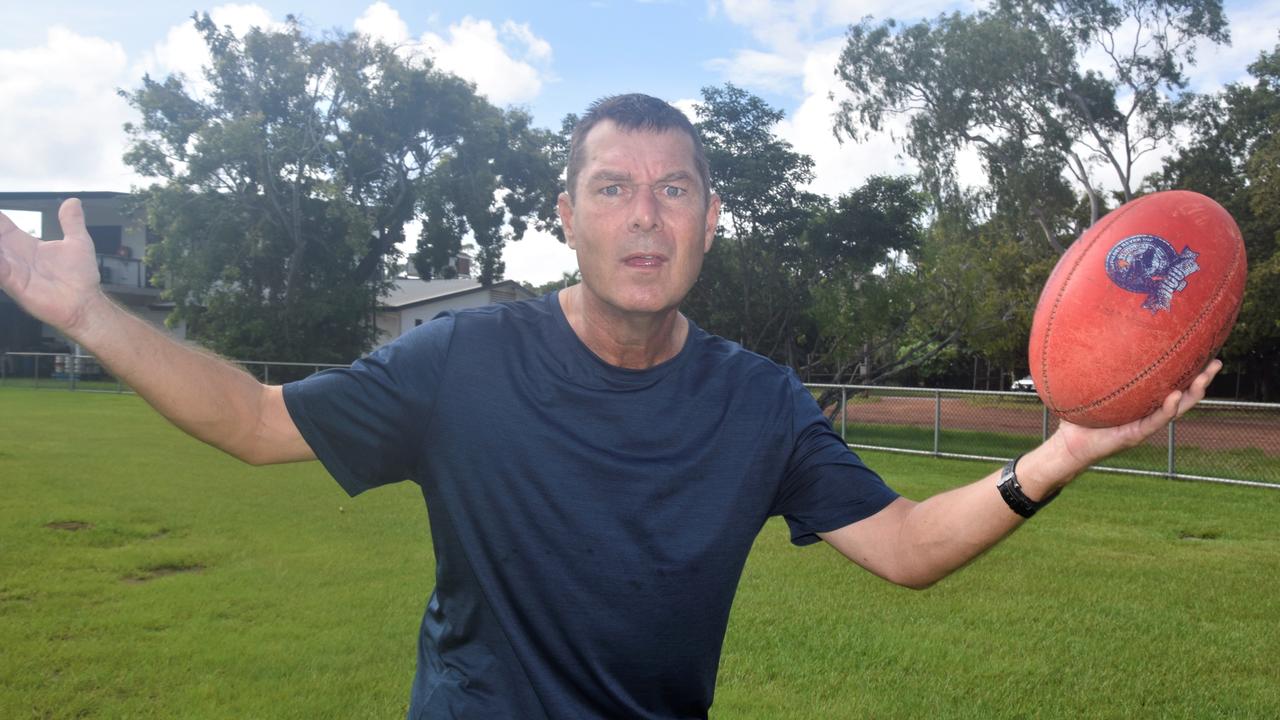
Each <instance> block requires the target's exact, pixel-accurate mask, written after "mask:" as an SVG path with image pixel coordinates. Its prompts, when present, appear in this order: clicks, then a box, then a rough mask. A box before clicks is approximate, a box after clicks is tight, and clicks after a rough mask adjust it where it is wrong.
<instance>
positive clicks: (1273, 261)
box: [1153, 45, 1280, 400]
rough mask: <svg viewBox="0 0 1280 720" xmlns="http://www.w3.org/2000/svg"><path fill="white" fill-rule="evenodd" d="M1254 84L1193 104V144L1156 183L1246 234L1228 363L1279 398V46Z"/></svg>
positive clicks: (1261, 392)
mask: <svg viewBox="0 0 1280 720" xmlns="http://www.w3.org/2000/svg"><path fill="white" fill-rule="evenodd" d="M1249 72H1250V73H1251V74H1252V75H1253V76H1254V78H1255V81H1254V82H1253V83H1252V84H1248V83H1238V84H1232V85H1228V86H1227V87H1226V88H1225V89H1223V91H1222V92H1220V93H1218V94H1215V95H1212V96H1207V97H1199V98H1195V99H1194V100H1191V101H1189V102H1188V103H1187V106H1188V113H1189V115H1190V116H1191V117H1192V118H1193V119H1194V120H1195V130H1196V132H1195V136H1194V139H1193V140H1192V142H1191V143H1190V144H1189V145H1188V146H1187V147H1185V148H1183V149H1182V150H1180V151H1179V153H1178V154H1177V155H1176V156H1175V157H1174V158H1173V159H1171V160H1170V161H1169V162H1168V163H1166V165H1165V168H1164V170H1163V172H1162V173H1161V175H1160V176H1159V177H1158V178H1153V182H1155V183H1157V185H1158V186H1160V187H1166V188H1175V187H1177V188H1185V189H1188V190H1196V191H1198V192H1201V193H1204V194H1206V195H1208V196H1210V197H1212V198H1214V199H1215V200H1217V201H1218V202H1220V203H1221V204H1222V205H1223V206H1224V207H1225V208H1226V209H1227V211H1228V212H1230V213H1231V215H1232V217H1234V218H1235V219H1236V222H1237V223H1238V224H1239V225H1240V231H1241V233H1242V234H1243V235H1244V241H1245V248H1246V250H1247V252H1248V257H1249V278H1248V282H1247V284H1246V287H1245V296H1244V303H1243V306H1242V307H1241V309H1240V316H1239V319H1238V322H1237V323H1236V326H1235V328H1234V329H1233V331H1232V334H1231V337H1230V338H1229V339H1228V341H1227V345H1226V347H1225V348H1224V352H1223V356H1224V359H1225V360H1226V361H1227V362H1228V363H1229V364H1230V365H1233V366H1235V367H1237V368H1240V369H1245V370H1247V371H1248V374H1249V375H1250V377H1252V378H1254V381H1255V387H1254V389H1253V394H1254V396H1255V397H1256V398H1257V399H1260V400H1272V399H1274V398H1275V396H1276V394H1277V393H1278V392H1280V386H1277V384H1276V383H1275V378H1277V377H1280V313H1277V308H1280V170H1277V168H1280V45H1277V46H1276V48H1275V49H1273V50H1272V51H1271V52H1269V53H1263V54H1262V55H1261V56H1260V57H1259V58H1258V60H1257V61H1256V62H1254V63H1253V64H1252V65H1250V66H1249Z"/></svg>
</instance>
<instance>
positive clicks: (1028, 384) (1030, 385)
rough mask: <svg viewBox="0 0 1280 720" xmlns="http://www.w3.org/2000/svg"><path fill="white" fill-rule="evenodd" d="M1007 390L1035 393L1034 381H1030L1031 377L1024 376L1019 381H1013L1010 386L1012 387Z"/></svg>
mask: <svg viewBox="0 0 1280 720" xmlns="http://www.w3.org/2000/svg"><path fill="white" fill-rule="evenodd" d="M1009 389H1010V390H1019V391H1021V392H1035V391H1036V381H1035V380H1032V379H1031V376H1030V375H1028V376H1026V377H1024V378H1022V379H1021V380H1014V381H1013V386H1012V387H1010V388H1009Z"/></svg>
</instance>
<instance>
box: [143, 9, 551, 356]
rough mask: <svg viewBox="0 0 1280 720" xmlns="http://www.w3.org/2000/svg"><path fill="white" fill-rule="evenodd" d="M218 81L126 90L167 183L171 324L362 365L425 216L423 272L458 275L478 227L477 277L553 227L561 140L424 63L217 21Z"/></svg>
mask: <svg viewBox="0 0 1280 720" xmlns="http://www.w3.org/2000/svg"><path fill="white" fill-rule="evenodd" d="M195 20H196V26H197V28H198V29H199V31H200V32H201V34H202V36H203V38H204V41H205V43H206V44H207V45H208V47H209V51H210V55H211V62H210V65H209V66H208V67H207V68H206V69H205V73H204V78H203V80H204V82H203V83H196V84H192V83H189V82H188V80H187V79H185V78H181V77H168V78H165V79H164V80H163V81H156V80H153V79H152V78H150V77H144V78H143V81H142V86H141V87H140V88H138V89H136V90H134V91H132V92H122V95H123V96H124V97H125V98H126V99H127V100H128V101H129V103H130V104H131V105H132V106H133V107H134V108H135V109H136V110H137V111H138V112H139V113H140V115H141V118H142V119H141V122H140V123H137V124H130V125H129V126H127V127H126V130H127V131H128V132H129V134H130V136H131V138H132V143H131V147H130V149H129V152H128V153H127V155H126V158H125V159H126V161H127V162H128V163H129V164H131V165H132V166H133V167H134V168H135V169H137V170H138V171H139V172H140V173H142V174H145V175H149V176H153V177H158V178H160V179H161V180H162V182H161V183H158V184H155V185H152V186H151V187H150V188H148V189H146V190H145V191H143V192H142V193H141V195H142V197H143V202H144V204H145V207H146V210H147V218H148V223H149V225H150V227H151V228H152V229H154V230H155V231H156V232H157V233H158V234H159V235H160V236H161V238H162V242H161V243H159V244H158V245H155V246H153V248H152V250H151V251H150V252H151V255H150V258H149V263H150V266H151V267H152V268H153V270H154V271H155V272H156V275H157V276H158V277H159V278H161V280H162V282H163V284H164V287H165V294H166V297H167V298H168V299H170V300H172V301H173V302H174V303H175V311H174V314H173V316H172V318H171V320H173V321H187V322H188V323H189V325H190V330H191V334H192V335H193V336H194V337H195V338H197V339H199V340H200V341H202V342H204V343H205V344H208V345H209V346H211V347H213V348H214V349H216V350H218V351H220V352H222V353H225V354H228V355H233V356H237V357H254V358H261V359H269V360H300V361H301V360H309V361H337V362H342V361H350V360H351V359H352V358H353V357H356V356H357V355H359V354H360V353H362V352H363V351H365V350H367V349H368V347H369V346H370V345H371V343H372V342H373V339H374V337H375V333H376V328H375V327H374V324H373V312H374V310H375V308H376V304H377V299H378V298H379V296H380V295H381V293H382V291H383V289H384V288H385V287H386V284H387V282H388V281H387V280H386V279H385V278H386V277H387V276H389V275H390V274H391V272H390V271H391V270H392V268H393V267H395V265H396V263H397V260H398V259H399V257H398V251H397V250H396V245H397V243H399V242H400V241H402V240H404V225H405V223H406V222H407V221H409V220H411V219H413V218H414V217H420V218H422V219H423V221H424V232H423V237H421V238H419V243H418V251H417V252H416V253H415V254H414V257H413V263H414V265H415V266H416V267H417V268H418V269H419V271H420V272H422V273H423V274H424V275H426V276H430V275H431V274H432V273H433V272H437V271H439V270H440V269H441V268H443V267H445V266H446V265H447V263H448V261H449V259H451V258H452V257H453V256H454V255H456V254H457V252H458V250H459V249H460V246H461V242H462V237H463V235H464V234H467V233H470V234H471V235H472V236H473V237H474V241H475V243H476V245H477V247H478V248H479V250H478V257H477V264H478V265H479V277H480V280H481V282H485V283H488V282H492V281H494V280H497V279H500V278H501V276H502V272H503V265H502V260H501V252H502V245H503V243H504V242H505V241H506V240H507V239H512V238H518V237H520V236H521V235H522V234H523V233H524V232H525V231H526V230H527V229H528V227H529V226H530V225H531V224H533V225H535V226H537V227H539V228H550V227H552V226H553V223H554V197H555V186H556V182H557V175H558V167H557V166H556V165H555V164H554V156H555V154H556V152H557V150H556V143H557V142H558V140H557V138H556V137H555V136H554V135H553V134H552V133H550V132H547V131H542V130H536V129H534V128H532V127H530V123H529V118H528V116H527V115H526V114H524V113H523V112H519V111H503V110H500V109H498V108H495V107H493V106H491V105H490V104H489V103H488V102H486V101H485V100H483V99H482V98H480V97H479V96H477V95H476V93H475V88H474V87H473V86H471V85H470V84H469V83H466V82H464V81H463V80H461V79H459V78H457V77H455V76H452V75H449V74H446V73H442V72H439V71H437V70H436V69H435V68H434V67H433V66H432V65H431V63H430V61H427V60H421V59H406V58H404V57H401V56H400V55H399V54H397V52H396V51H395V50H394V49H392V48H389V47H386V46H383V45H379V44H370V43H369V42H368V41H367V40H366V39H364V38H362V37H360V36H356V35H340V36H334V37H328V38H324V39H314V38H311V37H308V36H306V35H305V34H304V33H303V32H302V30H301V28H300V26H299V25H298V23H297V22H296V21H295V20H293V19H290V20H289V22H288V23H287V24H286V25H285V27H284V28H283V29H280V30H271V31H266V30H261V29H257V28H255V29H251V30H250V31H249V32H248V33H246V34H245V35H244V36H243V37H237V36H236V35H234V34H233V33H232V32H231V31H230V30H229V29H225V28H218V27H217V26H216V25H215V24H214V23H213V22H212V21H211V20H210V19H209V17H208V16H207V15H204V16H196V18H195Z"/></svg>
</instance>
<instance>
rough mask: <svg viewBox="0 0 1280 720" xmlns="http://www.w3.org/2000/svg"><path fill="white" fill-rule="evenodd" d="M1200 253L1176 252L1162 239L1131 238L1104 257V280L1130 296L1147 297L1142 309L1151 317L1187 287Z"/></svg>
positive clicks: (1153, 236)
mask: <svg viewBox="0 0 1280 720" xmlns="http://www.w3.org/2000/svg"><path fill="white" fill-rule="evenodd" d="M1198 257H1200V253H1197V252H1195V251H1194V250H1192V249H1191V248H1190V247H1183V248H1182V252H1181V253H1179V252H1176V251H1175V250H1174V249H1173V246H1172V245H1170V244H1169V243H1168V241H1166V240H1165V239H1164V238H1160V237H1156V236H1155V235H1133V236H1131V237H1127V238H1125V239H1124V240H1121V241H1120V242H1118V243H1116V244H1115V247H1113V248H1111V252H1109V253H1107V277H1110V278H1111V281H1112V282H1114V283H1115V284H1116V285H1119V286H1120V287H1122V288H1124V289H1125V290H1128V291H1129V292H1135V293H1142V294H1144V295H1146V296H1147V299H1146V301H1145V302H1143V303H1142V307H1144V308H1146V309H1148V310H1150V311H1151V314H1152V315H1155V314H1156V313H1158V312H1160V311H1161V310H1168V309H1169V305H1170V303H1172V302H1173V294H1174V293H1176V292H1178V291H1180V290H1182V289H1183V288H1185V287H1186V286H1187V276H1188V275H1190V274H1191V273H1194V272H1195V271H1197V270H1199V269H1200V266H1199V265H1197V264H1196V258H1198Z"/></svg>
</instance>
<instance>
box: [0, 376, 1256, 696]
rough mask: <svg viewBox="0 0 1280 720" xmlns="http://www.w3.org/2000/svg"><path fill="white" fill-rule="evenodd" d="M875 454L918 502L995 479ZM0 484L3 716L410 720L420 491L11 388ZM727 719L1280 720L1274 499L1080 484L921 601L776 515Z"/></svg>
mask: <svg viewBox="0 0 1280 720" xmlns="http://www.w3.org/2000/svg"><path fill="white" fill-rule="evenodd" d="M866 457H867V460H868V462H869V463H870V464H871V465H872V466H873V467H876V468H877V469H879V470H880V471H881V473H882V474H884V475H885V476H886V477H887V478H888V479H889V480H890V482H891V484H893V485H894V486H895V487H897V488H898V489H899V490H900V491H903V492H904V493H905V494H907V495H909V496H912V497H924V496H927V495H929V494H932V493H934V492H937V491H940V490H943V489H945V488H948V487H952V486H954V485H957V484H960V483H962V482H965V481H968V480H971V479H973V478H976V477H977V476H979V475H981V474H983V473H985V472H987V471H989V470H991V469H992V468H993V465H992V464H985V465H984V464H980V463H968V462H962V461H938V460H932V459H927V458H915V457H908V456H901V455H888V454H883V455H882V454H867V456H866ZM0 488H2V492H3V495H2V499H0V718H5V719H8V718H75V717H84V718H178V717H180V718H398V717H403V714H404V710H405V707H406V705H407V693H408V687H409V681H410V677H411V674H412V671H413V658H414V642H415V638H416V632H417V625H418V621H419V619H420V617H421V611H422V607H423V605H424V603H425V600H426V596H427V594H428V593H429V591H430V587H431V577H432V570H433V568H432V562H431V557H430V544H429V537H428V534H427V526H426V515H425V511H424V509H423V507H422V501H421V498H420V495H419V494H418V493H417V492H416V489H415V488H414V487H413V486H411V485H409V484H401V485H398V486H394V487H391V488H386V489H383V490H379V491H375V492H372V493H368V494H367V495H365V496H362V497H361V498H359V499H357V500H351V499H348V498H347V497H346V496H345V495H344V494H343V493H342V492H341V491H340V490H339V489H338V488H337V486H336V484H335V483H333V482H332V481H331V480H330V479H329V478H328V477H327V476H326V475H325V473H324V472H323V470H322V469H321V468H320V467H319V466H318V465H316V464H314V463H309V464H302V465H293V466H284V467H273V468H258V469H255V468H249V467H245V466H241V465H239V464H238V463H236V462H235V461H233V460H230V459H227V458H225V457H223V456H221V455H220V454H218V453H217V452H216V451H213V450H211V449H209V448H206V447H204V446H202V445H200V444H199V443H196V442H195V441H192V440H189V439H187V438H185V437H184V436H182V435H181V433H179V432H178V431H176V430H173V429H172V428H169V427H168V426H167V425H165V424H164V423H163V421H161V420H160V419H159V418H158V417H157V416H156V415H154V413H152V412H151V411H150V410H149V409H148V408H147V407H146V406H145V404H144V403H143V402H142V401H141V400H139V399H138V398H136V397H133V396H128V395H125V396H118V395H111V394H106V395H103V394H90V393H66V392H50V391H41V390H26V389H14V388H0ZM75 528H78V529H75ZM712 715H713V717H715V718H724V719H732V718H760V719H766V718H797V719H801V718H802V719H806V720H808V719H812V718H925V717H928V718H936V717H944V718H1032V717H1035V718H1080V717H1089V718H1135V717H1144V718H1145V717H1153V718H1154V717H1158V718H1206V717H1207V718H1216V717H1223V718H1274V717H1280V493H1276V492H1272V491H1265V490H1255V489H1248V488H1235V487H1223V486H1212V485H1202V484H1193V483H1179V482H1169V481H1165V480H1159V479H1149V478H1130V477H1122V476H1114V475H1106V476H1101V475H1099V476H1094V475H1089V476H1086V477H1084V478H1082V479H1081V480H1080V481H1079V482H1078V483H1077V484H1076V485H1074V486H1073V487H1072V488H1070V489H1069V490H1068V491H1067V492H1065V493H1064V494H1063V496H1062V497H1061V498H1060V499H1059V500H1058V501H1057V502H1056V503H1055V504H1054V505H1053V506H1052V507H1051V508H1049V509H1048V510H1046V511H1045V512H1044V513H1043V514H1042V515H1041V516H1038V517H1037V518H1036V519H1035V520H1034V521H1033V522H1031V523H1029V524H1028V525H1027V526H1026V527H1024V528H1023V529H1022V530H1020V531H1019V532H1018V533H1017V534H1015V535H1014V536H1013V537H1012V538H1010V539H1009V540H1008V541H1006V542H1005V543H1003V544H1002V545H1001V546H999V547H998V548H996V549H994V550H993V551H992V552H991V553H989V554H988V555H987V556H986V557H984V558H983V559H981V560H980V561H978V562H977V563H975V564H974V565H973V566H971V567H969V568H967V569H965V570H964V571H962V572H960V573H959V574H957V575H956V576H955V577H953V578H950V579H948V580H947V581H944V582H943V583H941V584H939V585H938V586H936V587H934V588H932V589H930V590H927V591H924V592H913V591H908V590H902V589H898V588H895V587H892V586H890V585H888V584H886V583H884V582H882V581H879V580H877V579H875V578H872V577H870V576H869V575H867V574H866V573H864V572H862V571H860V570H858V569H856V568H854V567H852V566H849V565H848V563H847V562H846V561H844V560H842V559H841V558H839V557H838V556H837V555H836V554H835V553H834V552H833V551H830V550H829V549H827V548H824V547H813V548H806V549H797V548H793V547H791V546H790V544H789V543H788V542H787V540H786V530H785V527H784V525H783V524H782V523H781V521H776V520H775V521H772V522H771V523H770V524H769V525H768V526H767V527H766V529H765V531H764V532H763V533H762V534H761V536H760V538H759V540H758V542H757V544H756V547H755V549H754V551H753V553H752V556H751V558H750V560H749V561H748V563H747V568H746V572H745V575H744V577H743V581H742V587H741V590H740V592H739V594H738V598H737V601H736V603H735V605H734V611H733V616H732V619H731V622H730V628H729V634H728V638H727V640H726V644H725V649H724V655H723V659H722V662H721V672H720V683H719V687H718V690H717V694H716V703H715V707H714V708H713V711H712Z"/></svg>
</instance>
